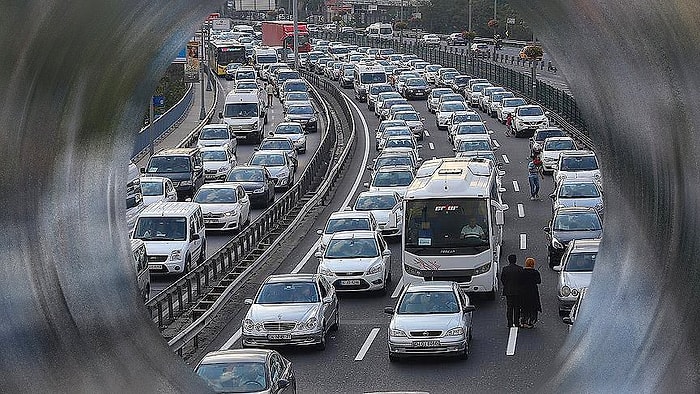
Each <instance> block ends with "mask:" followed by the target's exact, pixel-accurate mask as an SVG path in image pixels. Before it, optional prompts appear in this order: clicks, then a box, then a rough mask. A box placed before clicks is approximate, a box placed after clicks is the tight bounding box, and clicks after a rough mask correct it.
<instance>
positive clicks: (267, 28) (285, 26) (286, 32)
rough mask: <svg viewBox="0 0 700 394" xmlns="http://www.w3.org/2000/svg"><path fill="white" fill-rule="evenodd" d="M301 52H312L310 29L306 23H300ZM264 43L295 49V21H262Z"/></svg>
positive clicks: (270, 45)
mask: <svg viewBox="0 0 700 394" xmlns="http://www.w3.org/2000/svg"><path fill="white" fill-rule="evenodd" d="M298 26H299V52H310V51H311V43H310V42H309V30H308V29H307V28H306V23H299V24H298ZM262 43H263V45H267V46H269V47H283V48H289V49H291V50H293V49H294V22H292V21H264V22H263V23H262Z"/></svg>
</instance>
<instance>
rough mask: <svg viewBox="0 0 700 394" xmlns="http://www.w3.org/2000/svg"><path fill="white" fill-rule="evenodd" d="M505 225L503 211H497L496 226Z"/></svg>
mask: <svg viewBox="0 0 700 394" xmlns="http://www.w3.org/2000/svg"><path fill="white" fill-rule="evenodd" d="M504 223H505V220H504V217H503V211H502V210H500V209H498V210H496V225H497V226H503V224H504Z"/></svg>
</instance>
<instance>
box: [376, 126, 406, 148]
mask: <svg viewBox="0 0 700 394" xmlns="http://www.w3.org/2000/svg"><path fill="white" fill-rule="evenodd" d="M401 136H408V137H411V136H413V132H412V131H411V128H410V127H408V125H402V126H392V127H387V128H385V129H384V131H383V132H381V133H377V139H376V149H377V150H378V151H379V150H382V149H384V145H385V144H386V140H387V139H388V138H389V137H401Z"/></svg>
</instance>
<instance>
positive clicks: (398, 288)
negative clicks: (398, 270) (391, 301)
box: [391, 275, 403, 298]
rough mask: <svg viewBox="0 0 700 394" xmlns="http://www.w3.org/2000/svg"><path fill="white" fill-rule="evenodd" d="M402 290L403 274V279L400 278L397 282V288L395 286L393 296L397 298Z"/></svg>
mask: <svg viewBox="0 0 700 394" xmlns="http://www.w3.org/2000/svg"><path fill="white" fill-rule="evenodd" d="M401 290H403V275H401V279H399V282H398V283H397V284H396V288H394V292H393V293H391V298H396V297H398V296H399V294H400V293H401Z"/></svg>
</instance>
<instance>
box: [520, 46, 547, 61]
mask: <svg viewBox="0 0 700 394" xmlns="http://www.w3.org/2000/svg"><path fill="white" fill-rule="evenodd" d="M522 53H523V55H524V56H525V58H526V59H528V60H540V59H542V55H544V51H543V50H542V47H541V46H539V45H528V46H526V47H524V48H523V50H522Z"/></svg>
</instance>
